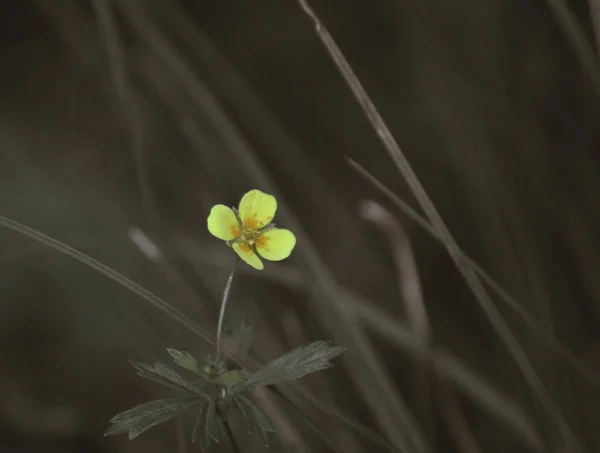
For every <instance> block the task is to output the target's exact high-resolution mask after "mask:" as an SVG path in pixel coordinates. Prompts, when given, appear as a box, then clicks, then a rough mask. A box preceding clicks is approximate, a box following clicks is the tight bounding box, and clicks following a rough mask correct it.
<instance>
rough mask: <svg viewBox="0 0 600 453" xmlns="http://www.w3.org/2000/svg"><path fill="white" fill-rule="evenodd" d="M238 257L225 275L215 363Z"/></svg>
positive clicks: (219, 355) (217, 360) (216, 362)
mask: <svg viewBox="0 0 600 453" xmlns="http://www.w3.org/2000/svg"><path fill="white" fill-rule="evenodd" d="M238 261H239V259H236V260H235V263H234V264H233V269H231V272H230V273H229V277H227V283H226V284H225V289H224V290H223V299H221V309H220V311H219V322H218V324H217V340H216V348H217V352H216V354H215V365H217V366H218V365H219V363H220V362H221V343H222V341H221V337H222V336H223V321H224V319H225V310H226V309H227V301H228V300H229V293H230V292H231V284H232V283H233V277H234V276H235V270H236V269H237V263H238Z"/></svg>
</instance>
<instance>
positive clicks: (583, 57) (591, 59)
mask: <svg viewBox="0 0 600 453" xmlns="http://www.w3.org/2000/svg"><path fill="white" fill-rule="evenodd" d="M590 1H591V2H592V4H593V8H594V9H595V11H594V12H596V13H598V11H597V9H598V6H597V5H595V4H594V3H597V0H590ZM548 6H550V10H551V11H552V13H553V14H554V17H555V18H556V21H557V22H558V25H559V26H560V27H561V29H562V30H563V33H564V34H565V36H566V38H567V41H569V44H570V45H571V47H572V48H573V50H574V52H575V53H576V54H577V57H578V58H579V61H580V62H581V65H582V66H583V69H584V70H585V71H586V72H587V75H588V76H589V78H590V81H591V82H592V85H593V87H594V91H595V92H596V95H597V96H600V65H599V64H598V57H597V56H596V54H595V53H594V48H593V47H592V45H591V44H590V42H589V41H588V38H587V36H586V33H585V31H584V29H583V27H582V25H581V24H580V23H579V21H578V20H577V17H576V16H575V14H574V13H573V12H572V11H571V9H570V8H569V5H568V3H567V2H566V1H565V0H548ZM593 20H594V26H595V27H596V28H597V19H596V18H595V17H594V18H593ZM597 32H598V30H597V29H596V33H597ZM596 39H598V36H597V35H596Z"/></svg>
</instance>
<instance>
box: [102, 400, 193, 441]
mask: <svg viewBox="0 0 600 453" xmlns="http://www.w3.org/2000/svg"><path fill="white" fill-rule="evenodd" d="M200 403H201V400H199V399H198V398H189V397H187V398H170V399H164V400H156V401H150V402H149V403H144V404H140V405H139V406H136V407H134V408H132V409H129V410H128V411H125V412H122V413H120V414H119V415H116V416H114V417H113V418H111V419H110V423H112V426H111V427H110V428H108V430H107V431H106V433H104V435H105V436H112V435H115V434H124V433H129V440H133V439H135V438H136V437H137V436H139V435H140V434H142V433H144V432H146V431H148V430H149V429H150V428H152V427H153V426H156V425H159V424H160V423H164V422H166V421H168V420H170V419H172V418H173V417H175V415H178V414H180V413H182V412H184V411H186V410H187V409H190V408H192V407H194V406H197V405H198V404H200Z"/></svg>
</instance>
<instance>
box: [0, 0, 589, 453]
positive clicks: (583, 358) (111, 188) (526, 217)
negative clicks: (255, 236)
mask: <svg viewBox="0 0 600 453" xmlns="http://www.w3.org/2000/svg"><path fill="white" fill-rule="evenodd" d="M311 5H312V6H313V7H314V9H315V12H316V13H317V14H318V15H319V16H320V18H321V20H322V21H323V23H324V24H325V25H326V26H327V28H328V29H329V31H330V32H331V34H332V35H333V37H334V39H335V40H336V41H337V43H338V45H339V46H340V48H341V50H342V52H343V53H344V54H345V55H346V57H347V59H348V61H349V63H350V65H351V66H352V67H353V69H354V71H355V72H356V74H357V76H358V77H359V78H360V80H361V81H362V83H363V85H364V87H365V89H366V91H367V92H368V93H369V95H370V96H371V98H372V99H373V102H374V103H375V105H376V107H377V109H378V110H379V112H380V113H381V115H382V116H383V118H384V119H385V121H386V122H387V124H388V126H389V127H390V129H391V131H392V133H393V135H394V137H395V138H396V140H397V141H398V144H399V145H400V147H401V148H402V151H403V152H404V153H405V155H406V157H407V159H408V161H409V162H410V164H411V165H412V167H413V169H414V171H415V173H416V174H417V176H418V177H419V179H420V181H421V183H422V184H423V186H424V188H425V190H426V192H427V193H428V195H429V197H430V198H431V200H432V201H433V203H434V205H435V207H436V208H437V210H438V211H439V213H440V214H441V216H442V218H443V219H444V221H445V222H446V224H447V226H448V229H449V230H450V232H451V233H452V235H453V237H454V238H455V239H456V242H457V243H458V245H459V246H460V247H461V249H462V250H463V251H464V252H465V253H466V254H467V255H468V256H469V257H470V259H471V260H472V261H473V262H475V263H477V265H478V266H480V270H479V271H478V272H479V275H480V276H481V275H485V276H487V277H486V278H485V279H486V280H487V282H486V283H484V284H485V287H486V288H487V289H488V292H489V294H490V297H491V299H490V300H489V301H488V302H486V300H487V299H481V297H479V299H478V298H476V297H474V295H473V293H472V291H471V290H470V289H469V286H468V285H467V284H466V283H465V280H464V279H463V277H462V276H461V273H460V272H459V271H458V270H457V267H456V266H455V264H454V263H453V262H452V260H451V259H450V257H449V255H448V253H447V251H446V250H445V248H444V246H443V245H441V244H440V242H439V241H438V240H436V237H435V234H434V235H432V234H431V231H428V230H427V226H426V227H425V228H424V227H423V226H422V225H420V224H419V222H418V221H415V219H414V215H412V214H411V211H410V210H409V209H407V206H408V207H411V208H412V209H413V210H415V211H416V212H417V213H421V212H422V211H421V208H420V206H419V203H418V201H417V200H416V198H415V197H414V196H413V192H412V190H411V188H410V186H409V184H407V182H406V181H405V179H404V178H403V176H402V174H401V172H400V171H399V169H398V168H397V167H396V165H395V164H394V161H393V160H392V159H391V158H390V156H389V154H388V153H387V152H386V149H385V147H384V146H383V145H382V144H381V143H380V141H379V139H378V136H377V133H376V132H374V130H373V128H372V127H371V125H370V124H369V122H368V120H367V119H366V117H365V115H364V113H363V112H362V111H361V109H360V107H359V104H358V103H357V102H356V101H355V99H354V97H353V95H352V93H351V91H350V90H349V89H348V87H347V84H346V83H345V81H344V79H343V78H342V76H341V75H340V73H339V71H338V70H337V68H336V66H335V65H334V63H333V62H332V60H331V58H330V57H329V55H328V53H327V52H326V50H325V48H324V47H323V45H322V43H321V42H320V40H319V38H318V36H317V34H316V33H315V28H314V25H313V23H312V22H311V20H310V19H309V18H308V17H307V15H306V14H305V13H304V12H303V10H302V9H301V8H300V6H299V4H298V3H297V2H296V1H294V0H278V1H267V0H254V1H249V0H227V1H225V0H193V1H190V0H185V1H184V0H170V1H159V0H85V1H77V0H18V1H17V0H13V1H8V0H7V1H4V2H2V4H1V5H0V11H1V12H0V21H1V23H2V25H1V26H0V35H1V39H0V46H1V50H0V52H1V54H0V55H1V58H2V60H1V61H2V65H1V68H2V70H1V71H0V81H1V83H0V163H1V165H0V174H1V177H0V185H1V186H2V190H0V216H2V217H0V226H2V228H1V229H0V259H1V266H2V278H0V358H1V362H0V451H2V452H11V453H12V452H15V453H17V452H19V453H20V452H33V451H35V452H39V453H44V452H86V453H87V452H105V453H112V452H115V453H121V452H132V453H136V452H145V453H153V452H156V453H159V452H191V451H196V450H198V449H199V447H197V446H194V445H192V444H191V443H190V442H189V437H190V435H189V434H190V432H191V431H190V429H191V426H192V425H191V424H192V423H193V420H188V419H186V418H181V419H177V420H175V421H171V422H168V423H166V424H164V425H162V426H160V427H158V428H155V429H152V430H150V431H149V432H147V433H145V434H143V435H142V436H140V437H139V438H138V439H135V440H134V441H132V442H128V441H127V437H126V436H117V437H109V438H105V437H103V433H104V431H105V430H106V429H107V427H108V420H109V419H110V417H112V416H113V415H115V414H116V413H118V412H122V411H124V410H126V409H128V408H130V407H132V406H134V405H136V404H140V403H142V402H145V401H148V400H151V399H156V398H161V397H165V396H169V395H170V392H169V391H168V390H166V389H164V388H161V387H159V386H158V385H155V384H153V383H152V382H149V381H144V380H142V379H140V378H138V377H137V376H136V374H135V370H134V369H133V367H131V365H130V364H129V362H128V360H129V359H134V360H142V361H143V360H146V361H149V360H151V359H153V358H156V359H158V360H162V361H167V360H168V355H167V353H166V351H165V348H166V347H174V348H178V349H186V350H188V351H190V352H191V353H193V354H196V355H197V356H198V357H203V356H205V355H206V354H208V353H211V352H212V345H211V344H210V343H208V342H207V341H206V339H205V338H200V337H199V336H198V335H196V334H194V332H191V331H190V329H188V328H186V327H185V326H182V324H181V323H180V322H178V320H177V319H174V317H173V316H169V315H168V314H166V313H165V312H164V311H161V310H160V309H157V307H156V306H155V305H153V304H152V303H149V299H151V297H150V296H148V295H147V293H143V292H142V293H141V295H142V296H145V298H144V297H140V291H138V294H135V293H134V292H132V291H131V290H130V289H131V288H129V289H128V288H126V287H125V286H123V284H120V283H118V282H116V281H115V280H114V278H113V279H111V278H107V275H106V271H105V273H104V274H103V273H102V269H104V268H102V269H100V270H99V269H98V266H96V269H94V268H92V267H90V266H89V265H86V264H85V263H83V262H81V261H82V260H83V261H85V258H82V257H81V256H79V258H80V260H79V261H77V260H74V259H73V257H72V256H69V253H70V251H69V250H68V249H65V248H64V247H63V246H61V245H60V244H58V245H57V243H55V242H50V243H49V242H48V241H49V240H48V239H47V238H45V237H40V236H35V233H34V232H32V231H31V230H28V229H27V228H31V229H34V230H36V231H38V232H40V233H43V234H44V235H47V236H48V237H50V238H53V239H54V240H57V241H60V242H62V243H64V244H66V245H68V246H70V247H73V248H74V249H76V250H77V251H79V252H82V253H84V254H85V255H87V256H89V257H91V258H93V259H94V260H97V261H98V262H100V263H102V264H103V265H105V266H108V267H109V268H110V269H112V270H113V272H118V273H120V274H122V275H124V276H126V277H127V278H128V279H131V280H132V281H133V282H135V283H137V284H138V285H140V287H142V288H144V289H145V290H147V291H149V292H151V293H153V294H155V295H156V296H158V297H160V298H161V299H162V300H164V301H166V302H168V304H169V306H170V307H173V308H175V309H176V310H178V312H181V313H183V314H185V316H187V317H188V318H189V319H191V320H193V322H195V323H196V324H198V325H199V326H201V327H202V328H203V329H205V330H206V331H208V332H214V329H215V327H216V319H217V314H218V303H219V297H220V294H221V291H222V288H223V286H224V284H225V280H226V278H227V275H228V273H229V270H230V268H231V266H232V264H233V261H234V256H233V254H232V252H231V250H229V249H227V248H226V247H223V245H222V243H220V241H218V240H216V239H215V238H213V237H211V236H210V235H209V234H208V231H207V230H206V217H207V215H208V213H209V211H210V208H211V207H212V206H213V205H214V204H218V203H223V204H226V205H231V206H235V205H237V203H238V201H239V199H240V197H241V196H242V195H243V194H244V193H245V192H246V191H247V190H249V189H252V188H258V189H261V190H263V191H265V192H267V193H273V194H274V195H276V196H277V199H278V201H279V205H280V210H279V213H278V216H277V218H276V221H277V222H278V223H279V224H280V225H283V226H285V227H290V228H292V229H293V230H294V231H295V232H296V233H297V236H298V246H297V248H296V251H295V252H294V254H293V255H292V257H291V258H290V259H288V260H286V261H285V262H283V263H277V264H270V265H268V266H267V268H266V269H265V270H264V271H260V272H258V271H253V270H251V269H250V268H247V269H242V272H240V273H239V274H238V276H237V277H236V280H235V281H234V287H233V293H232V302H231V304H232V305H231V307H230V311H231V313H244V314H245V315H246V316H247V317H248V320H249V322H250V323H251V324H253V325H255V326H256V337H255V342H254V346H253V350H252V355H251V358H250V359H251V362H252V363H254V364H255V365H256V364H260V363H266V362H268V361H269V360H271V359H273V358H276V357H277V356H279V355H281V354H283V353H284V352H286V351H287V350H289V349H291V348H294V347H297V346H299V345H302V344H306V343H309V342H312V341H315V340H332V341H334V342H335V343H337V344H342V345H344V346H346V347H348V351H347V352H346V353H345V354H344V355H343V356H342V357H341V358H340V359H336V367H335V368H333V369H331V370H327V371H324V372H321V373H318V374H316V375H313V376H309V377H306V378H304V379H302V380H301V381H299V382H298V384H297V385H295V384H294V385H285V386H280V387H279V388H278V390H279V392H280V393H281V394H282V395H284V396H285V398H282V397H281V396H279V395H276V394H274V393H273V392H268V391H266V392H263V394H261V395H259V402H260V405H261V406H262V407H263V409H264V410H265V411H266V412H267V414H268V415H269V416H270V417H271V419H272V421H273V424H274V426H275V428H276V432H275V433H274V434H273V435H272V441H273V445H272V447H271V450H272V451H302V452H309V451H310V452H326V451H334V452H335V451H337V452H344V453H354V452H356V453H359V452H365V453H366V452H369V453H372V452H379V451H381V452H444V453H446V452H449V453H450V452H511V453H519V452H535V451H548V452H559V453H571V452H594V451H599V449H600V435H599V434H598V430H597V429H596V428H597V420H598V417H599V416H600V413H599V411H600V410H599V407H600V406H599V404H600V394H599V384H598V382H599V381H600V378H599V377H598V376H599V375H600V343H598V340H599V339H598V336H597V326H598V317H599V315H600V278H598V276H599V273H600V253H599V251H600V250H599V237H598V234H597V232H598V231H600V216H599V215H598V202H599V198H600V181H599V178H598V176H599V169H600V167H599V160H600V159H599V157H600V155H599V154H598V149H599V148H598V146H599V145H600V127H598V120H599V119H600V102H599V100H600V61H599V60H598V56H597V55H598V47H597V42H599V41H597V37H598V35H597V34H596V33H600V30H596V29H595V27H594V24H595V23H597V24H598V25H600V9H599V5H598V2H595V1H592V0H589V1H584V0H571V1H567V0H528V1H522V0H509V1H505V2H490V1H481V0H459V1H456V2H447V1H439V0H430V1H422V2H408V1H402V0H397V1H366V0H365V1H348V0H327V1H325V0H314V1H312V2H311ZM594 17H596V18H598V22H596V21H595V20H594ZM348 159H351V160H352V161H353V162H356V163H358V164H359V165H360V166H361V167H362V168H363V169H364V170H367V171H368V172H369V173H370V174H371V175H373V177H374V178H375V179H376V181H378V182H379V183H378V184H383V185H384V186H385V187H387V189H388V190H389V192H387V193H386V192H385V190H382V188H381V187H377V183H374V181H370V180H369V179H368V178H365V174H364V172H362V173H361V172H360V171H357V169H356V167H353V166H352V165H350V164H349V161H348ZM390 194H392V197H390V196H389V195H390ZM394 197H397V198H396V199H394ZM403 202H404V203H406V205H402V203H403ZM14 222H18V224H15V223H14ZM141 232H143V235H144V237H145V238H150V239H151V241H152V242H153V243H154V244H155V245H156V247H158V250H159V252H156V251H155V252H153V253H154V254H152V253H150V251H149V248H148V247H149V246H148V245H147V242H140V240H139V238H140V237H141V235H142V233H141ZM34 236H35V237H34ZM61 248H62V249H61ZM71 255H72V253H71ZM463 258H464V257H463ZM88 264H89V263H88ZM92 266H93V264H92ZM481 269H483V270H485V273H483V272H482V271H481ZM112 276H113V277H114V274H112ZM490 279H491V280H493V282H495V283H493V282H492V285H491V286H490ZM121 283H122V282H121ZM494 285H496V286H494ZM494 288H495V289H494ZM507 329H508V330H507ZM250 359H248V360H250ZM240 442H241V444H242V445H243V446H244V451H262V450H261V448H262V447H261V446H260V444H259V443H258V442H257V440H256V439H255V438H254V437H252V436H250V437H248V436H247V435H246V434H245V433H243V432H241V433H240ZM215 451H230V450H229V449H228V446H227V443H226V442H224V443H221V445H217V446H216V448H215Z"/></svg>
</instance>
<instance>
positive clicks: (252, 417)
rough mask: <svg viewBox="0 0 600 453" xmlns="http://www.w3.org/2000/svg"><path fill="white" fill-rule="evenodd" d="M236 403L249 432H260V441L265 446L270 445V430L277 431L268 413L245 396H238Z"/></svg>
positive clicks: (235, 399)
mask: <svg viewBox="0 0 600 453" xmlns="http://www.w3.org/2000/svg"><path fill="white" fill-rule="evenodd" d="M233 402H234V404H235V405H236V407H237V408H238V410H239V411H240V412H241V414H242V417H243V418H244V422H245V424H246V428H247V430H248V432H250V433H251V432H254V431H257V432H258V436H259V438H260V441H261V442H262V443H263V445H264V446H265V447H268V446H269V434H268V433H269V432H273V431H275V429H274V428H273V425H271V422H270V421H269V418H268V417H267V415H266V414H265V413H264V412H263V411H262V409H260V408H259V407H258V406H256V405H255V404H254V403H253V402H252V401H251V400H249V399H248V398H245V397H243V396H236V397H235V398H234V399H233Z"/></svg>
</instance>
